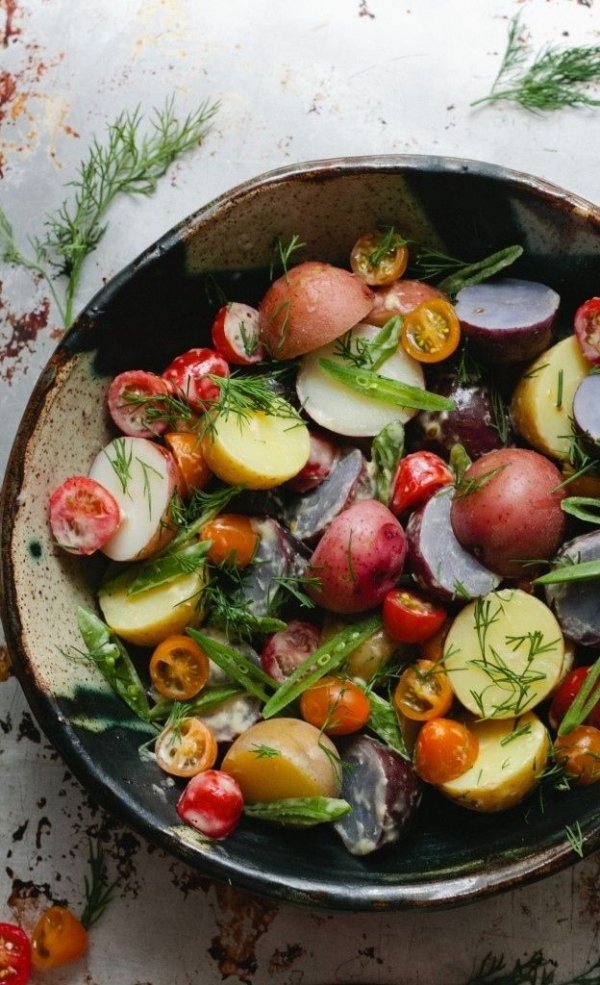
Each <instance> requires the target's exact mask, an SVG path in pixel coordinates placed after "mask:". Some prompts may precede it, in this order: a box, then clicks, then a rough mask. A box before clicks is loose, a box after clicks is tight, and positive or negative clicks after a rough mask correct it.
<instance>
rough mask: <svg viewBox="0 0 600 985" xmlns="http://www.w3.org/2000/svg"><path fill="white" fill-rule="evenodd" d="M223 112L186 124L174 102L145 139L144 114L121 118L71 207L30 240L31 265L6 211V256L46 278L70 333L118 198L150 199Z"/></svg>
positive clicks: (80, 177) (0, 228) (98, 148)
mask: <svg viewBox="0 0 600 985" xmlns="http://www.w3.org/2000/svg"><path fill="white" fill-rule="evenodd" d="M217 109H218V104H217V103H209V102H203V103H202V104H201V105H200V106H199V107H198V109H196V110H195V111H194V112H192V113H188V115H187V116H185V117H184V118H183V119H181V120H180V119H179V117H178V115H177V112H176V110H175V101H174V99H173V97H170V98H169V99H167V101H166V103H165V105H164V108H163V109H162V110H155V111H154V115H153V117H152V118H151V120H150V131H149V132H145V133H144V132H142V125H143V115H142V112H141V110H140V109H139V107H138V108H137V109H135V110H133V111H125V112H123V113H120V114H119V116H118V117H117V119H116V120H115V121H114V122H113V123H111V124H109V125H108V127H107V131H106V137H105V141H104V142H101V141H100V140H99V139H98V138H97V137H93V138H92V142H91V146H90V149H89V151H88V154H87V157H86V158H85V160H83V161H82V162H81V163H80V165H79V169H78V173H77V176H76V177H75V178H74V179H73V181H71V182H70V183H69V184H70V186H71V188H72V189H73V196H72V199H71V200H70V201H65V202H63V204H62V206H61V207H60V208H59V209H58V210H57V211H56V212H53V213H51V214H50V215H49V216H48V217H47V219H46V222H45V226H46V232H45V235H43V236H42V237H33V238H32V239H30V242H29V246H30V248H31V250H32V251H33V257H27V256H26V255H25V254H24V253H23V252H22V251H21V250H20V249H19V247H18V245H17V243H16V240H15V237H14V232H13V229H12V226H11V224H10V222H9V220H8V218H7V217H6V215H5V214H4V212H3V211H2V210H1V209H0V256H1V257H2V259H4V261H5V262H7V263H11V264H16V265H17V266H21V267H25V268H26V269H28V270H31V271H33V272H34V273H37V274H38V275H40V276H41V277H43V278H44V280H45V281H46V283H47V284H48V287H49V289H50V291H51V293H52V297H53V299H54V301H55V303H56V306H57V308H58V310H59V312H60V315H61V318H62V320H63V323H64V325H65V327H68V326H69V325H70V324H71V322H72V320H73V310H74V302H75V296H76V292H77V289H78V287H79V283H80V280H81V274H82V269H83V265H84V262H85V260H86V258H87V257H88V256H89V254H90V253H92V252H93V251H94V250H95V249H96V247H97V246H98V243H99V242H100V240H101V239H102V237H103V236H104V233H105V232H106V223H105V216H106V213H107V211H108V209H109V207H110V206H111V205H112V203H113V202H114V200H115V198H117V197H118V196H119V195H146V196H148V195H152V194H153V193H154V192H155V191H156V187H157V184H158V181H159V179H160V178H161V177H162V176H163V175H164V174H165V172H166V171H167V168H168V167H169V165H170V164H172V163H173V161H174V160H175V159H176V158H177V157H179V156H180V155H181V154H183V153H185V152H186V151H188V150H191V148H193V147H195V146H197V145H198V144H199V143H200V142H201V141H202V140H203V138H204V137H205V136H206V133H207V131H208V125H209V123H210V120H211V119H212V117H213V116H214V115H215V113H216V111H217ZM56 275H59V276H64V277H66V280H67V283H66V287H65V292H64V300H61V298H60V297H59V294H58V291H57V290H56V287H55V285H54V278H55V277H56Z"/></svg>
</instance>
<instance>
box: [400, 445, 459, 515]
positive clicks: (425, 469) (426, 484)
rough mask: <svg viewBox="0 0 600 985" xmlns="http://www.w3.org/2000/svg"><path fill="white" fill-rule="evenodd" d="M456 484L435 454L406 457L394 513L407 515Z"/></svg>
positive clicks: (429, 452)
mask: <svg viewBox="0 0 600 985" xmlns="http://www.w3.org/2000/svg"><path fill="white" fill-rule="evenodd" d="M452 482H454V476H453V475H452V470H451V469H450V467H449V466H448V465H447V464H446V462H445V461H444V460H443V458H440V457H439V455H434V453H433V452H431V451H415V452H413V453H412V454H411V455H406V456H405V457H404V458H402V459H401V460H400V464H399V466H398V469H397V471H396V476H395V478H394V489H393V492H392V511H393V512H394V513H396V514H397V515H400V514H402V513H406V512H407V510H410V509H412V508H413V507H414V506H418V505H420V504H421V503H424V502H425V501H426V500H428V499H430V498H431V496H433V494H434V493H436V492H437V491H438V489H441V488H442V487H443V486H448V485H450V484H451V483H452Z"/></svg>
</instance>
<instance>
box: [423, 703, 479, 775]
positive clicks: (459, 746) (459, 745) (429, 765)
mask: <svg viewBox="0 0 600 985" xmlns="http://www.w3.org/2000/svg"><path fill="white" fill-rule="evenodd" d="M478 752H479V740H478V738H477V736H476V735H474V733H473V732H471V731H470V730H469V729H468V728H467V727H466V725H463V723H462V722H457V721H455V720H454V719H453V718H432V719H431V720H430V721H428V722H425V724H424V725H423V726H422V728H421V731H420V732H419V734H418V736H417V741H416V744H415V753H414V762H415V769H416V771H417V773H418V774H419V776H420V777H421V779H422V780H425V781H426V782H427V783H447V782H448V781H449V780H455V779H456V777H457V776H462V774H463V773H466V771H467V770H468V769H470V767H471V766H472V765H473V763H474V762H475V760H476V759H477V754H478Z"/></svg>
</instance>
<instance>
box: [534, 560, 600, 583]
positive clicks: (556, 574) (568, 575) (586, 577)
mask: <svg viewBox="0 0 600 985" xmlns="http://www.w3.org/2000/svg"><path fill="white" fill-rule="evenodd" d="M592 578H600V558H598V559H594V560H593V561H580V562H578V563H576V564H562V565H560V567H558V568H554V570H553V571H548V572H546V574H545V575H539V577H538V578H534V579H533V584H534V585H557V584H559V583H561V582H568V581H590V580H591V579H592Z"/></svg>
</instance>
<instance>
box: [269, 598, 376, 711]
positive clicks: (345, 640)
mask: <svg viewBox="0 0 600 985" xmlns="http://www.w3.org/2000/svg"><path fill="white" fill-rule="evenodd" d="M381 625H382V623H381V619H380V618H379V616H369V617H368V618H367V619H363V621H362V622H359V623H355V624H354V625H352V626H346V627H345V628H344V629H342V630H341V631H340V632H339V633H336V634H335V636H332V637H331V639H329V640H327V642H326V643H323V645H322V646H320V647H319V649H318V650H315V652H314V653H313V654H311V655H310V656H309V657H307V658H306V660H304V661H303V663H301V664H300V665H299V666H298V667H296V670H295V671H294V672H293V673H292V674H290V676H289V677H288V678H286V680H285V681H284V682H283V684H280V685H279V687H278V688H277V690H276V691H275V694H273V695H272V697H271V698H269V700H268V701H267V703H266V705H265V707H264V708H263V718H271V717H272V716H273V715H276V714H277V713H278V712H280V711H281V710H282V709H283V708H286V707H287V705H289V704H290V703H291V702H292V701H294V700H295V699H296V698H297V697H298V696H299V695H300V694H302V692H303V691H305V690H306V688H307V687H310V685H311V684H314V683H315V681H318V680H320V678H321V677H324V676H325V674H330V673H331V672H332V671H333V670H337V668H338V667H340V666H341V665H342V664H343V663H344V661H345V659H346V657H347V656H348V655H349V654H350V653H352V651H353V650H355V649H356V647H357V646H360V644H361V643H364V641H365V640H368V639H369V637H370V636H372V635H373V633H376V632H377V630H378V629H381Z"/></svg>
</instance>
